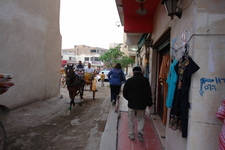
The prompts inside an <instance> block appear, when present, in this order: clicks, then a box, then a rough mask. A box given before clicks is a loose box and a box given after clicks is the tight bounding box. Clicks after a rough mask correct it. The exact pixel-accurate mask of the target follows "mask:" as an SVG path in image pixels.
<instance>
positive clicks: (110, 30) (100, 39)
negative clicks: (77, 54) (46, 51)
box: [60, 0, 123, 48]
mask: <svg viewBox="0 0 225 150" xmlns="http://www.w3.org/2000/svg"><path fill="white" fill-rule="evenodd" d="M119 20H120V19H119V15H118V12H117V8H116V4H115V0H61V8H60V32H61V35H62V48H73V46H74V45H87V46H93V47H95V46H97V47H101V48H109V43H122V42H123V27H121V26H120V27H118V26H116V22H118V21H119Z"/></svg>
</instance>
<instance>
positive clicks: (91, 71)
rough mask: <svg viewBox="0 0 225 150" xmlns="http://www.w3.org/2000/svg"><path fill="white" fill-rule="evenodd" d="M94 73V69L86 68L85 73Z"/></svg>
mask: <svg viewBox="0 0 225 150" xmlns="http://www.w3.org/2000/svg"><path fill="white" fill-rule="evenodd" d="M94 71H95V69H94V68H92V67H91V68H88V67H86V68H85V72H89V73H94Z"/></svg>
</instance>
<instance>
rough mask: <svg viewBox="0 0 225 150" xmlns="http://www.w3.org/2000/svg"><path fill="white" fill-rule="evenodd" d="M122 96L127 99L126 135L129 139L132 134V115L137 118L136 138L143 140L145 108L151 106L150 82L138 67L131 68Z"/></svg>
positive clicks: (131, 137) (133, 137) (132, 136)
mask: <svg viewBox="0 0 225 150" xmlns="http://www.w3.org/2000/svg"><path fill="white" fill-rule="evenodd" d="M123 96H124V98H125V99H126V100H127V101H128V128H129V135H128V137H129V138H130V139H131V140H134V139H135V136H134V117H135V115H136V117H137V119H138V127H137V130H138V134H137V136H138V139H139V141H140V142H144V139H143V134H144V131H143V129H144V124H145V109H146V107H147V106H149V107H150V106H152V94H151V87H150V83H149V81H148V79H147V78H145V77H144V76H143V74H142V70H141V68H140V67H134V68H133V77H131V78H129V79H128V80H127V82H126V83H125V85H124V88H123Z"/></svg>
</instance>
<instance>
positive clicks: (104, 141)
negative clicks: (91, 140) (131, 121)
mask: <svg viewBox="0 0 225 150" xmlns="http://www.w3.org/2000/svg"><path fill="white" fill-rule="evenodd" d="M118 121H119V113H116V112H115V108H114V107H113V106H111V107H110V111H109V115H108V118H107V122H106V126H105V130H104V132H103V133H102V137H101V142H100V147H99V150H106V149H107V150H116V149H117V137H118V136H117V135H118V133H117V131H118V130H117V129H118Z"/></svg>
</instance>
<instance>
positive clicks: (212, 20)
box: [150, 0, 225, 150]
mask: <svg viewBox="0 0 225 150" xmlns="http://www.w3.org/2000/svg"><path fill="white" fill-rule="evenodd" d="M178 5H179V6H180V7H181V8H182V9H183V11H182V17H181V19H179V18H177V17H175V18H174V19H173V20H171V19H170V17H168V16H167V15H166V11H165V8H164V6H163V5H159V7H158V9H157V12H156V16H155V23H154V30H153V31H154V32H153V34H152V37H153V41H154V42H156V41H157V40H158V39H159V38H160V37H161V36H162V35H163V33H164V32H165V31H166V30H167V29H168V28H171V37H170V38H171V39H170V40H171V47H173V48H174V49H177V51H176V53H175V56H176V59H177V60H178V59H179V58H180V57H181V56H182V54H183V53H182V52H183V51H184V47H182V45H184V44H185V43H189V46H190V47H189V56H191V57H192V59H193V60H194V61H195V62H196V63H197V64H198V65H199V66H200V70H198V71H197V72H196V73H195V74H193V75H192V83H191V88H190V89H191V90H190V93H189V96H190V97H189V101H190V102H191V106H192V107H191V109H190V110H189V128H188V137H187V138H186V139H185V138H182V137H181V132H180V131H179V130H176V131H173V130H172V129H170V128H168V120H167V127H166V143H165V149H166V150H177V149H179V150H194V149H198V150H212V149H217V148H218V143H219V140H218V136H219V132H220V130H221V128H222V123H220V122H219V120H218V119H217V118H216V117H215V113H216V111H217V109H218V107H219V105H220V104H221V102H222V100H223V98H224V97H225V94H224V91H225V86H224V84H225V82H224V81H221V83H217V82H216V79H218V78H220V79H221V78H224V77H225V69H224V66H223V64H224V63H225V57H224V55H225V51H224V49H225V44H224V43H225V30H224V23H225V14H224V13H225V11H224V8H225V1H223V0H218V1H216V2H215V1H213V0H193V1H192V0H180V1H179V4H178ZM151 52H152V51H151ZM172 52H173V50H172V49H171V55H172ZM152 55H155V54H154V53H153V52H152ZM150 60H151V58H150ZM151 65H153V63H152V64H151ZM201 78H208V79H213V80H214V81H213V82H210V83H209V82H208V83H206V84H203V88H201V82H200V79H201ZM207 87H209V88H207ZM210 87H211V89H210ZM201 90H202V91H203V92H204V93H203V94H202V95H201V94H200V92H199V91H201ZM169 112H170V109H168V114H169ZM167 118H169V116H168V117H167Z"/></svg>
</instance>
